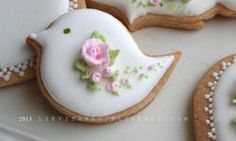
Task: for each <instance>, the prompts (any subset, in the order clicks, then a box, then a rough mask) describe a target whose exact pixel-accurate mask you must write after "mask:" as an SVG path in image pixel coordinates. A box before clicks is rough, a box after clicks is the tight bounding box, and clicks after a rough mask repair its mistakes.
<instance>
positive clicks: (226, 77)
mask: <svg viewBox="0 0 236 141" xmlns="http://www.w3.org/2000/svg"><path fill="white" fill-rule="evenodd" d="M235 63H236V55H235V54H234V55H231V56H228V57H226V58H224V59H222V60H220V61H218V62H217V63H216V64H215V65H214V66H213V67H211V68H210V69H209V71H208V72H207V73H206V75H205V76H204V77H203V79H202V80H201V81H200V83H199V86H198V87H197V91H196V94H195V96H194V116H193V117H194V129H195V135H196V141H202V140H204V141H215V140H217V141H231V140H232V141H233V140H235V139H236V135H235V130H236V126H235V125H234V124H235V123H236V121H235V119H234V118H235V117H236V107H235V104H236V89H235V86H236V75H235V74H236V65H235Z"/></svg>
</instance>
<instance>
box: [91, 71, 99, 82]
mask: <svg viewBox="0 0 236 141" xmlns="http://www.w3.org/2000/svg"><path fill="white" fill-rule="evenodd" d="M91 80H92V81H93V82H94V83H98V82H101V80H102V74H101V73H99V72H94V73H93V75H92V77H91Z"/></svg>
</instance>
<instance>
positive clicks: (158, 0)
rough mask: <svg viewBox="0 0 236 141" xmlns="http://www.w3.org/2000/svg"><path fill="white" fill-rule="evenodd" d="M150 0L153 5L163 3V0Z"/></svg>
mask: <svg viewBox="0 0 236 141" xmlns="http://www.w3.org/2000/svg"><path fill="white" fill-rule="evenodd" d="M149 2H150V3H151V4H153V5H159V4H160V3H161V0H150V1H149Z"/></svg>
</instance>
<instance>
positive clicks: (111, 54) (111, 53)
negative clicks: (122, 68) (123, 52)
mask: <svg viewBox="0 0 236 141" xmlns="http://www.w3.org/2000/svg"><path fill="white" fill-rule="evenodd" d="M119 53H120V50H119V49H116V50H109V59H110V64H109V66H113V65H114V63H115V61H116V58H117V57H118V55H119Z"/></svg>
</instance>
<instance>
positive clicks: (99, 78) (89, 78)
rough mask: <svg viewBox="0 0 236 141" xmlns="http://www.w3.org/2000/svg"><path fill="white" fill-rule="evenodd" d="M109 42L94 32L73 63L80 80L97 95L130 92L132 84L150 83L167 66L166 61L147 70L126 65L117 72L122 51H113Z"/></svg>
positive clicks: (139, 66)
mask: <svg viewBox="0 0 236 141" xmlns="http://www.w3.org/2000/svg"><path fill="white" fill-rule="evenodd" d="M106 41H107V39H106V37H105V36H104V35H103V34H101V33H100V32H98V31H93V32H92V34H91V36H90V38H89V39H87V40H86V41H85V42H84V44H83V46H82V48H81V50H80V55H79V57H78V59H76V61H75V63H74V68H75V70H76V71H78V72H79V74H80V78H81V80H83V81H85V82H86V83H87V89H88V90H90V91H98V90H101V89H102V88H103V87H104V89H105V90H106V91H107V92H109V93H111V94H113V95H119V93H120V92H119V91H120V90H121V89H126V90H131V89H132V88H133V83H132V82H134V81H135V82H139V81H145V80H148V79H149V75H150V74H151V73H156V72H157V71H160V70H161V69H162V68H163V64H164V63H166V60H162V61H158V62H157V63H154V64H148V65H147V66H141V65H136V66H133V65H132V66H131V65H127V66H126V67H125V68H124V69H121V70H120V69H115V68H113V66H114V64H115V61H116V59H117V57H119V54H120V53H121V52H120V50H119V49H111V48H110V47H109V45H108V44H107V43H106ZM104 83H105V85H104V86H103V84H104Z"/></svg>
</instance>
